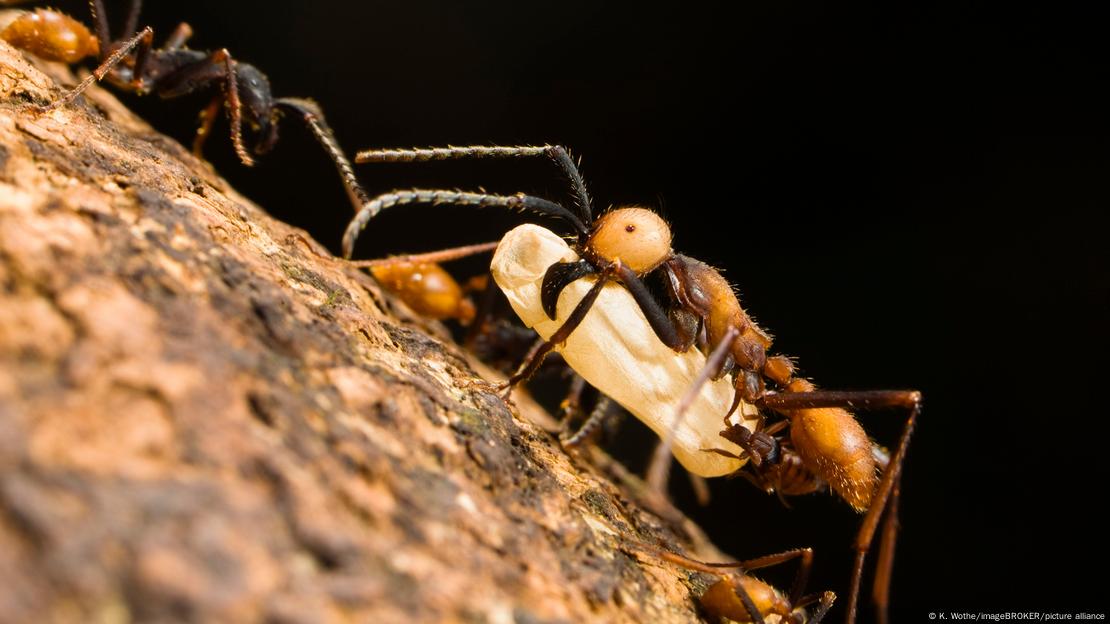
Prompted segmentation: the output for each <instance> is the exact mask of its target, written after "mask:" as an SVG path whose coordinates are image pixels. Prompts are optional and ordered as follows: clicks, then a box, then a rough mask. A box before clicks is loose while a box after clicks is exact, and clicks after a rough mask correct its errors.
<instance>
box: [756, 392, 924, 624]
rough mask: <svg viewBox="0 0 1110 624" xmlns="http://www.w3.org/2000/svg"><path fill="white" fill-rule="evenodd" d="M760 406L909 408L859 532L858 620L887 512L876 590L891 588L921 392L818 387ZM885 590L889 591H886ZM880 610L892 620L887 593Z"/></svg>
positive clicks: (850, 615) (767, 399)
mask: <svg viewBox="0 0 1110 624" xmlns="http://www.w3.org/2000/svg"><path fill="white" fill-rule="evenodd" d="M759 403H760V406H764V407H769V408H771V409H774V410H777V411H786V412H789V411H791V410H795V409H807V408H816V407H846V408H852V407H854V408H862V409H874V408H881V407H901V408H905V409H908V410H909V412H910V415H909V417H908V418H907V419H906V424H905V426H904V428H903V429H902V437H901V438H899V440H898V448H897V450H896V451H895V452H894V455H893V456H892V457H891V459H890V463H889V464H888V465H887V467H886V469H884V470H883V476H882V479H881V480H880V481H879V485H878V487H877V488H876V490H875V494H874V496H872V498H871V506H870V507H869V508H868V509H867V514H866V515H865V516H864V518H863V523H862V524H861V525H860V529H859V533H857V534H856V541H855V544H854V548H855V550H856V558H855V564H854V566H853V568H852V585H851V590H850V593H849V595H848V612H847V617H846V618H845V621H846V622H854V621H855V618H856V608H857V605H858V603H859V590H860V582H861V579H862V577H863V561H864V558H865V557H866V556H867V551H868V550H870V548H871V542H872V540H873V539H874V537H875V531H876V529H878V526H879V520H880V519H881V518H882V515H883V512H884V511H885V512H887V514H888V516H887V525H886V526H885V527H884V530H883V537H882V539H881V541H880V547H881V548H883V549H884V550H883V551H882V552H880V554H879V561H880V565H881V566H883V567H882V568H880V569H879V570H877V572H876V574H877V576H876V591H878V590H879V589H882V588H885V587H889V583H890V575H891V571H892V570H891V568H892V567H893V565H894V541H895V540H894V538H895V536H896V534H897V533H896V532H897V522H898V520H897V517H896V515H897V508H896V507H895V504H896V503H897V502H898V496H897V495H896V494H895V492H897V491H898V490H899V482H900V479H901V476H902V463H903V461H904V459H905V455H906V448H907V447H908V446H909V443H910V436H911V435H912V434H913V429H914V426H915V425H916V424H917V415H918V413H919V412H920V411H921V393H920V392H916V391H913V390H871V391H861V392H851V391H829V390H815V391H813V392H788V393H776V394H768V395H766V396H764V398H763V399H762V400H760V402H759ZM884 591H885V590H884ZM875 599H876V605H875V606H876V609H878V611H879V613H878V619H879V621H880V622H883V623H885V622H887V621H888V614H887V612H886V610H887V599H888V596H887V595H880V596H875Z"/></svg>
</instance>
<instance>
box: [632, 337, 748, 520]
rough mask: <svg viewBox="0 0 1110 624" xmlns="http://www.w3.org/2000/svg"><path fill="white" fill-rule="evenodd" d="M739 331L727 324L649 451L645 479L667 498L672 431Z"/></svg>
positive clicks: (673, 433)
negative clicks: (661, 436) (727, 326)
mask: <svg viewBox="0 0 1110 624" xmlns="http://www.w3.org/2000/svg"><path fill="white" fill-rule="evenodd" d="M739 335H740V331H739V330H738V329H736V328H735V327H730V328H729V330H728V332H726V333H725V336H724V338H723V339H722V340H721V343H720V344H718V345H717V347H716V348H715V349H713V353H711V354H710V355H709V359H707V360H706V362H705V366H703V367H702V369H701V372H700V373H698V376H697V378H696V379H694V382H693V383H692V384H690V388H689V389H687V390H686V394H684V395H683V396H682V399H681V400H680V401H679V403H678V407H677V408H676V409H675V414H674V416H673V417H672V418H671V422H670V426H669V427H668V428H667V434H666V435H665V436H663V439H662V440H660V441H659V444H658V445H657V446H656V447H655V452H654V453H653V454H652V457H651V463H650V464H649V465H648V471H647V483H648V487H649V488H651V490H652V491H654V492H655V493H656V494H657V495H659V496H661V497H663V498H664V499H666V497H667V478H668V477H669V476H670V472H671V448H672V447H673V446H674V435H675V431H676V430H677V429H678V428H679V427H680V426H682V421H683V419H684V417H685V416H686V411H687V410H688V409H690V406H691V405H692V404H693V403H694V400H695V399H697V396H698V393H700V392H701V388H702V386H704V385H705V383H706V382H707V381H709V378H710V377H712V376H713V373H714V371H716V370H718V369H720V367H721V363H722V362H724V359H725V357H726V356H727V355H728V349H729V347H730V346H731V344H732V341H733V340H734V339H735V338H736V337H737V336H739Z"/></svg>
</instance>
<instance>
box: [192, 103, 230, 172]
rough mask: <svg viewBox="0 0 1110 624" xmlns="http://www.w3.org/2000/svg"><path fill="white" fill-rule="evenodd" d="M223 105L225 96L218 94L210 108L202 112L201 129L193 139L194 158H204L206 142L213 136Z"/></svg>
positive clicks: (209, 104) (198, 129)
mask: <svg viewBox="0 0 1110 624" xmlns="http://www.w3.org/2000/svg"><path fill="white" fill-rule="evenodd" d="M223 103H224V96H223V94H222V93H217V94H216V95H215V97H213V98H212V101H211V102H209V103H208V106H207V107H205V109H204V110H202V111H201V112H200V127H199V128H197V134H196V136H195V137H193V156H196V157H197V158H204V142H205V141H207V140H208V136H209V135H210V134H212V125H213V124H215V123H216V116H217V115H219V114H220V107H221V106H223Z"/></svg>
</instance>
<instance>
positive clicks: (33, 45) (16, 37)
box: [0, 9, 100, 63]
mask: <svg viewBox="0 0 1110 624" xmlns="http://www.w3.org/2000/svg"><path fill="white" fill-rule="evenodd" d="M0 39H3V40H4V41H7V42H8V43H10V44H11V45H13V46H14V47H16V48H19V49H21V50H26V51H28V52H30V53H31V54H34V55H35V56H38V57H41V58H43V59H46V60H48V61H59V62H62V63H76V62H77V61H80V60H81V59H83V58H85V57H87V56H96V55H97V54H98V53H99V50H100V46H99V45H98V44H97V41H96V37H95V36H94V35H93V34H92V33H91V32H89V29H88V28H86V27H85V25H84V24H82V23H81V22H78V21H77V20H75V19H73V18H72V17H69V16H68V15H65V14H62V13H59V12H57V11H51V10H49V9H38V10H36V11H34V12H30V13H24V14H23V15H20V16H19V17H17V18H15V19H14V20H12V22H11V23H9V24H8V27H7V28H5V29H4V31H3V32H0Z"/></svg>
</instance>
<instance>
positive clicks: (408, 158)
mask: <svg viewBox="0 0 1110 624" xmlns="http://www.w3.org/2000/svg"><path fill="white" fill-rule="evenodd" d="M544 155H546V156H548V157H549V158H551V159H552V160H554V161H555V163H556V164H558V165H559V168H560V169H562V170H563V174H564V175H566V177H567V180H568V181H569V182H570V186H571V189H572V190H573V191H574V201H575V205H576V206H577V207H578V216H579V217H581V219H582V221H583V222H584V223H591V222H593V203H592V202H591V201H590V194H589V192H588V191H587V190H586V181H585V180H584V179H583V178H582V174H581V172H579V171H578V165H577V164H576V163H575V162H574V159H573V158H571V156H570V152H568V151H567V148H565V147H563V146H562V145H525V146H519V147H501V146H483V145H473V146H466V147H460V146H449V147H434V148H414V149H380V150H364V151H361V152H359V153H358V154H356V155H355V162H356V163H359V164H361V163H371V162H427V161H429V160H461V159H463V158H530V157H533V156H544Z"/></svg>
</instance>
